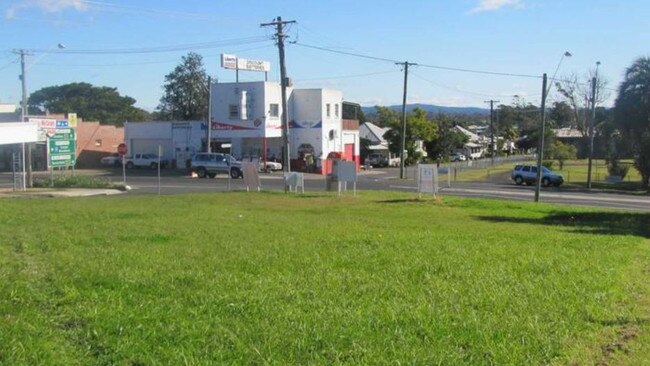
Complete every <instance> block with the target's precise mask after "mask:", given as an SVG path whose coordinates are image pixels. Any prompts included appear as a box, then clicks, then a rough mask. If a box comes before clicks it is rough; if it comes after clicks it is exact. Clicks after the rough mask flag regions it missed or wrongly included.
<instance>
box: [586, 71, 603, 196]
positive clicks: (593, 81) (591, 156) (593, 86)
mask: <svg viewBox="0 0 650 366" xmlns="http://www.w3.org/2000/svg"><path fill="white" fill-rule="evenodd" d="M599 66H600V61H596V72H595V73H594V76H593V78H591V123H590V126H589V166H588V168H587V188H588V189H591V169H592V163H593V159H594V127H595V126H594V125H595V124H596V83H597V82H598V67H599Z"/></svg>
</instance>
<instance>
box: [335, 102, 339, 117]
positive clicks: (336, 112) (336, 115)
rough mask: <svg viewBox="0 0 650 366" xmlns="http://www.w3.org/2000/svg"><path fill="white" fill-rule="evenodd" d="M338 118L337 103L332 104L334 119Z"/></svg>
mask: <svg viewBox="0 0 650 366" xmlns="http://www.w3.org/2000/svg"><path fill="white" fill-rule="evenodd" d="M338 116H339V105H338V103H337V104H334V117H338Z"/></svg>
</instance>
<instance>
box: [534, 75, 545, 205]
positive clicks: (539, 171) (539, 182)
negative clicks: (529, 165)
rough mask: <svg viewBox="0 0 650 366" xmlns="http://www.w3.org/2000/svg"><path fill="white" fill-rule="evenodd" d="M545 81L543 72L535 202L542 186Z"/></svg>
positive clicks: (537, 200)
mask: <svg viewBox="0 0 650 366" xmlns="http://www.w3.org/2000/svg"><path fill="white" fill-rule="evenodd" d="M546 83H547V78H546V74H544V77H543V81H542V123H541V124H540V127H539V142H538V144H537V183H536V184H535V202H539V191H540V189H541V187H542V159H543V158H544V123H546V93H547V92H546Z"/></svg>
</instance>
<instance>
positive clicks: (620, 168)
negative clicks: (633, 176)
mask: <svg viewBox="0 0 650 366" xmlns="http://www.w3.org/2000/svg"><path fill="white" fill-rule="evenodd" d="M629 170H630V166H629V165H628V164H621V163H620V162H619V161H618V160H612V161H611V162H610V163H609V164H607V171H608V172H609V175H613V176H618V177H621V179H624V178H625V176H626V175H627V172H628V171H629Z"/></svg>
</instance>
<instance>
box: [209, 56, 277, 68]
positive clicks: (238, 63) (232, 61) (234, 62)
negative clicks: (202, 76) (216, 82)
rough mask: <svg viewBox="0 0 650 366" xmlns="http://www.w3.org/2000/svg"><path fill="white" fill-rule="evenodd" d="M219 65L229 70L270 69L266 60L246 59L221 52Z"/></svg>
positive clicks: (269, 64)
mask: <svg viewBox="0 0 650 366" xmlns="http://www.w3.org/2000/svg"><path fill="white" fill-rule="evenodd" d="M221 67H223V68H224V69H229V70H244V71H262V72H269V71H270V70H271V63H270V62H268V61H261V60H248V59H245V58H238V57H237V56H235V55H229V54H225V53H222V54H221Z"/></svg>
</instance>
